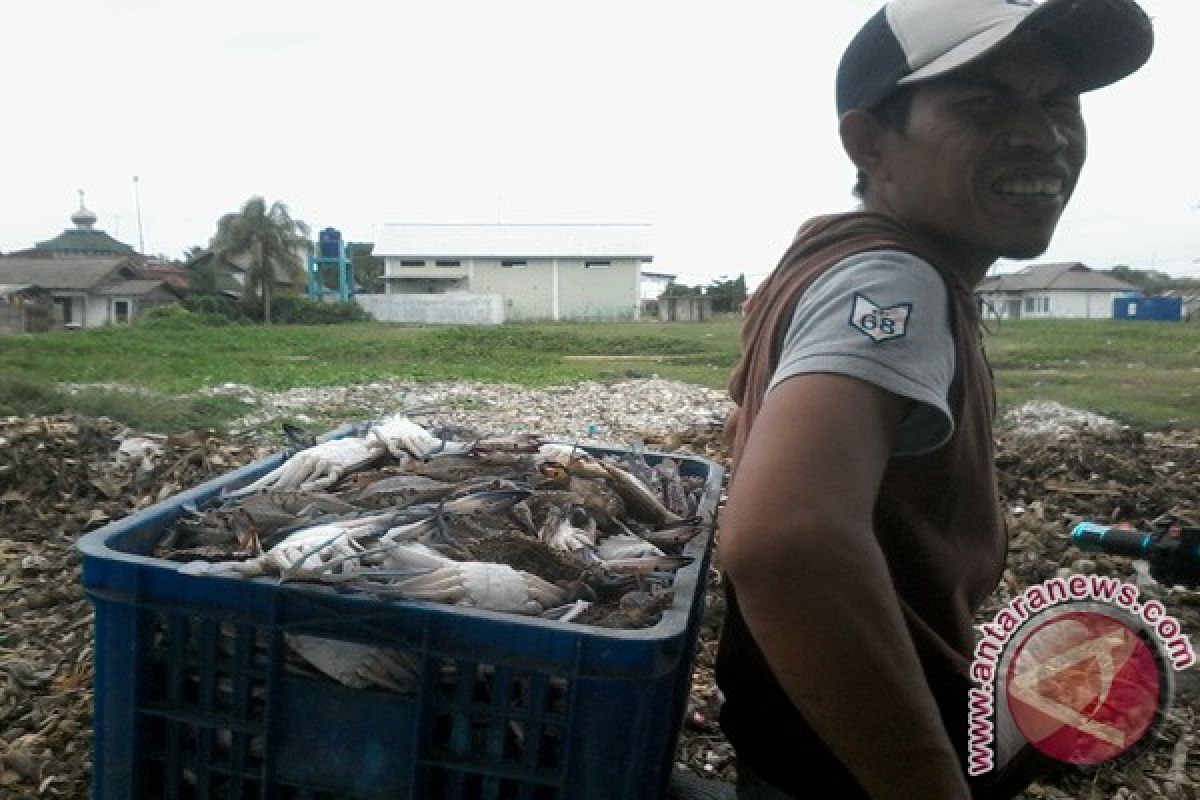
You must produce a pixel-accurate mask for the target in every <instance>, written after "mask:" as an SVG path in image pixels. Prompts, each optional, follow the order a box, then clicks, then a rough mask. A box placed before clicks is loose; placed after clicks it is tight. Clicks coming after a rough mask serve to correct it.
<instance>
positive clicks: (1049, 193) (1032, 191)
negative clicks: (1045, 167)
mask: <svg viewBox="0 0 1200 800" xmlns="http://www.w3.org/2000/svg"><path fill="white" fill-rule="evenodd" d="M1063 183H1064V182H1063V179H1062V178H1008V179H1005V180H999V181H996V182H995V183H993V184H992V190H993V191H995V192H996V193H997V194H1004V195H1012V196H1015V197H1038V198H1045V197H1061V196H1062V192H1063Z"/></svg>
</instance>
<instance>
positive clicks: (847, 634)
mask: <svg viewBox="0 0 1200 800" xmlns="http://www.w3.org/2000/svg"><path fill="white" fill-rule="evenodd" d="M1152 45H1153V35H1152V31H1151V27H1150V23H1149V20H1148V18H1147V17H1146V15H1145V14H1144V12H1142V10H1141V9H1140V8H1139V7H1138V6H1137V5H1136V4H1135V3H1134V2H1132V0H1047V2H1044V3H1035V2H1032V0H895V2H892V3H890V4H888V5H887V6H885V7H884V8H883V9H882V10H880V12H879V13H878V14H876V15H875V16H874V17H873V18H872V19H871V20H870V21H869V22H867V24H866V25H865V26H864V27H863V29H862V30H861V31H860V32H859V34H858V35H857V36H856V37H855V39H854V40H853V42H852V43H851V44H850V45H849V47H848V49H847V50H846V52H845V55H844V56H843V58H842V62H841V64H840V66H839V68H838V76H837V103H838V113H839V115H840V120H839V132H840V135H841V139H842V143H843V146H844V148H845V150H846V153H847V155H848V156H849V157H850V160H851V161H852V162H853V163H854V165H855V167H856V169H857V171H858V177H859V183H858V187H856V192H858V193H860V196H861V198H862V210H860V211H858V212H855V213H851V214H842V215H833V216H828V217H820V218H817V219H814V220H810V221H809V222H808V223H807V224H806V225H805V226H804V227H802V228H801V229H800V232H799V233H798V234H797V237H796V241H795V242H794V243H793V245H792V246H791V248H789V250H788V252H787V253H786V254H785V255H784V257H783V259H782V261H781V262H780V264H779V266H778V267H777V268H776V270H775V271H774V272H773V273H772V274H771V276H770V277H768V279H767V280H766V281H765V282H764V284H763V285H762V286H761V287H759V289H758V290H757V291H756V292H755V294H754V298H753V300H752V302H751V308H750V310H749V313H748V316H747V319H746V323H745V329H744V331H743V345H744V348H743V358H742V361H741V362H740V363H739V365H738V366H737V368H736V369H735V371H734V375H733V379H732V381H731V392H732V394H733V397H734V399H735V401H737V403H738V406H739V407H738V409H737V410H736V411H735V413H734V415H733V416H732V417H731V420H730V425H729V433H730V435H731V436H732V439H733V445H734V468H733V478H732V482H731V486H730V492H729V500H728V503H727V506H726V509H725V512H724V515H723V519H722V523H721V544H720V562H721V565H722V568H723V569H724V570H725V574H726V579H727V587H728V600H729V613H728V616H727V619H726V624H725V629H724V631H723V634H722V640H721V646H720V652H719V656H718V662H717V678H718V682H719V684H720V686H721V688H722V690H723V692H724V694H725V698H726V703H725V707H724V710H723V712H722V718H721V721H722V726H723V728H724V730H725V732H726V734H727V736H728V738H729V740H730V742H731V743H732V744H733V746H734V748H735V749H736V751H737V755H738V771H739V775H740V779H739V796H740V797H742V798H787V797H796V798H863V797H871V798H877V799H878V798H889V799H890V798H921V799H922V800H941V799H942V798H954V799H956V800H958V799H959V798H967V797H972V796H974V797H977V798H979V797H1010V796H1012V795H1013V794H1015V793H1016V792H1017V791H1019V789H1020V788H1022V787H1023V786H1024V785H1025V784H1026V783H1027V782H1028V781H1029V780H1030V779H1031V778H1030V772H1029V770H1028V768H1027V767H1028V766H1029V762H1030V761H1031V760H1034V759H1032V757H1031V755H1030V754H1031V753H1032V751H1031V750H1030V749H1029V748H1027V747H1026V748H1024V749H1022V750H1020V753H1019V755H1017V756H1016V758H1013V757H1012V755H1013V754H1012V752H1011V751H1012V750H1015V749H1017V748H1008V750H1009V752H1005V748H1003V747H1002V748H1001V752H999V753H998V759H999V762H1000V763H1001V765H1002V766H1001V768H1000V769H998V770H997V771H996V772H994V773H992V774H990V775H988V776H984V778H983V779H982V780H971V781H968V779H967V777H966V774H965V767H964V763H965V745H966V725H967V704H966V699H967V690H968V688H969V686H970V684H969V680H968V678H967V677H966V674H967V670H968V667H969V664H970V659H971V654H972V650H973V646H974V631H973V628H972V619H973V615H974V613H975V612H976V611H977V610H978V608H979V606H980V604H981V603H982V602H983V601H984V600H985V599H986V597H987V596H988V595H989V594H990V593H991V591H992V590H993V589H994V587H995V586H996V583H997V581H998V579H999V576H1000V574H1001V572H1002V569H1003V565H1004V557H1005V548H1006V533H1005V531H1004V529H1003V523H1002V518H1001V515H1000V510H999V503H998V499H997V495H996V482H995V473H994V467H993V463H992V439H991V426H992V421H993V414H994V397H993V387H992V382H991V373H990V369H989V368H988V365H987V362H986V360H985V358H984V356H983V353H982V348H981V345H980V340H979V320H978V317H977V309H976V304H975V302H974V299H973V294H972V290H973V289H974V287H975V286H976V285H977V284H978V283H979V281H980V280H981V279H982V278H983V277H984V275H985V274H986V272H987V270H988V267H989V266H990V265H991V264H992V263H993V262H994V261H995V260H996V259H997V258H999V257H1002V256H1003V257H1012V258H1031V257H1034V256H1037V255H1039V254H1040V253H1042V252H1044V251H1045V249H1046V247H1047V246H1048V244H1049V241H1050V238H1051V235H1052V234H1053V232H1054V229H1055V226H1056V225H1057V223H1058V219H1059V216H1060V214H1061V213H1062V211H1063V207H1064V206H1065V204H1066V202H1067V200H1068V199H1069V198H1070V196H1071V193H1072V191H1073V190H1074V188H1075V184H1076V181H1077V180H1078V178H1079V172H1080V169H1081V167H1082V166H1083V161H1084V156H1085V150H1086V146H1085V131H1084V123H1083V118H1082V115H1081V112H1080V104H1079V94H1080V93H1081V92H1084V91H1088V90H1091V89H1096V88H1099V87H1101V86H1104V85H1107V84H1109V83H1112V82H1114V81H1116V80H1119V79H1121V78H1123V77H1124V76H1126V75H1128V74H1129V73H1131V72H1133V71H1134V70H1136V69H1137V68H1138V67H1140V66H1141V65H1142V64H1143V63H1144V62H1145V61H1146V59H1147V58H1148V57H1149V55H1150V50H1151V48H1152ZM1006 760H1007V762H1008V763H1007V764H1005V763H1004V762H1005V761H1006ZM973 793H974V794H973Z"/></svg>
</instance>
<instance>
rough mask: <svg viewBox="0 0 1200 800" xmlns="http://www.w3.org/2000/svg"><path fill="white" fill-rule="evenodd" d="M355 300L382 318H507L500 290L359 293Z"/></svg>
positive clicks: (424, 321) (478, 321) (432, 321)
mask: <svg viewBox="0 0 1200 800" xmlns="http://www.w3.org/2000/svg"><path fill="white" fill-rule="evenodd" d="M354 302H355V303H358V305H359V306H361V307H362V308H363V309H364V310H366V311H367V312H368V313H369V314H371V316H373V317H375V319H377V320H379V321H380V322H402V323H413V324H421V325H499V324H501V323H502V322H504V298H502V297H501V296H500V295H498V294H490V295H481V294H472V293H469V292H446V293H444V294H356V295H354Z"/></svg>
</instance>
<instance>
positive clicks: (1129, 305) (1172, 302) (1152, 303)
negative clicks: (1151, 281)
mask: <svg viewBox="0 0 1200 800" xmlns="http://www.w3.org/2000/svg"><path fill="white" fill-rule="evenodd" d="M1113 319H1132V320H1145V321H1151V322H1178V321H1179V320H1181V319H1183V298H1181V297H1118V298H1117V299H1116V300H1113Z"/></svg>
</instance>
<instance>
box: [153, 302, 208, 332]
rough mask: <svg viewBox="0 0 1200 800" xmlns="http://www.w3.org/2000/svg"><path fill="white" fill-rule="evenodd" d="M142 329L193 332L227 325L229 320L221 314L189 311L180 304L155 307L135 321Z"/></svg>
mask: <svg viewBox="0 0 1200 800" xmlns="http://www.w3.org/2000/svg"><path fill="white" fill-rule="evenodd" d="M137 324H138V326H139V327H142V328H149V329H150V330H160V331H178V330H194V329H196V328H209V327H215V326H220V325H228V324H229V319H228V318H226V317H225V316H224V315H222V314H211V313H205V312H195V311H189V310H188V309H187V308H185V307H184V306H183V305H182V304H180V303H171V304H170V305H166V306H157V307H155V308H152V309H150V310H148V311H147V312H146V313H144V314H142V315H141V316H140V317H138V319H137Z"/></svg>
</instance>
